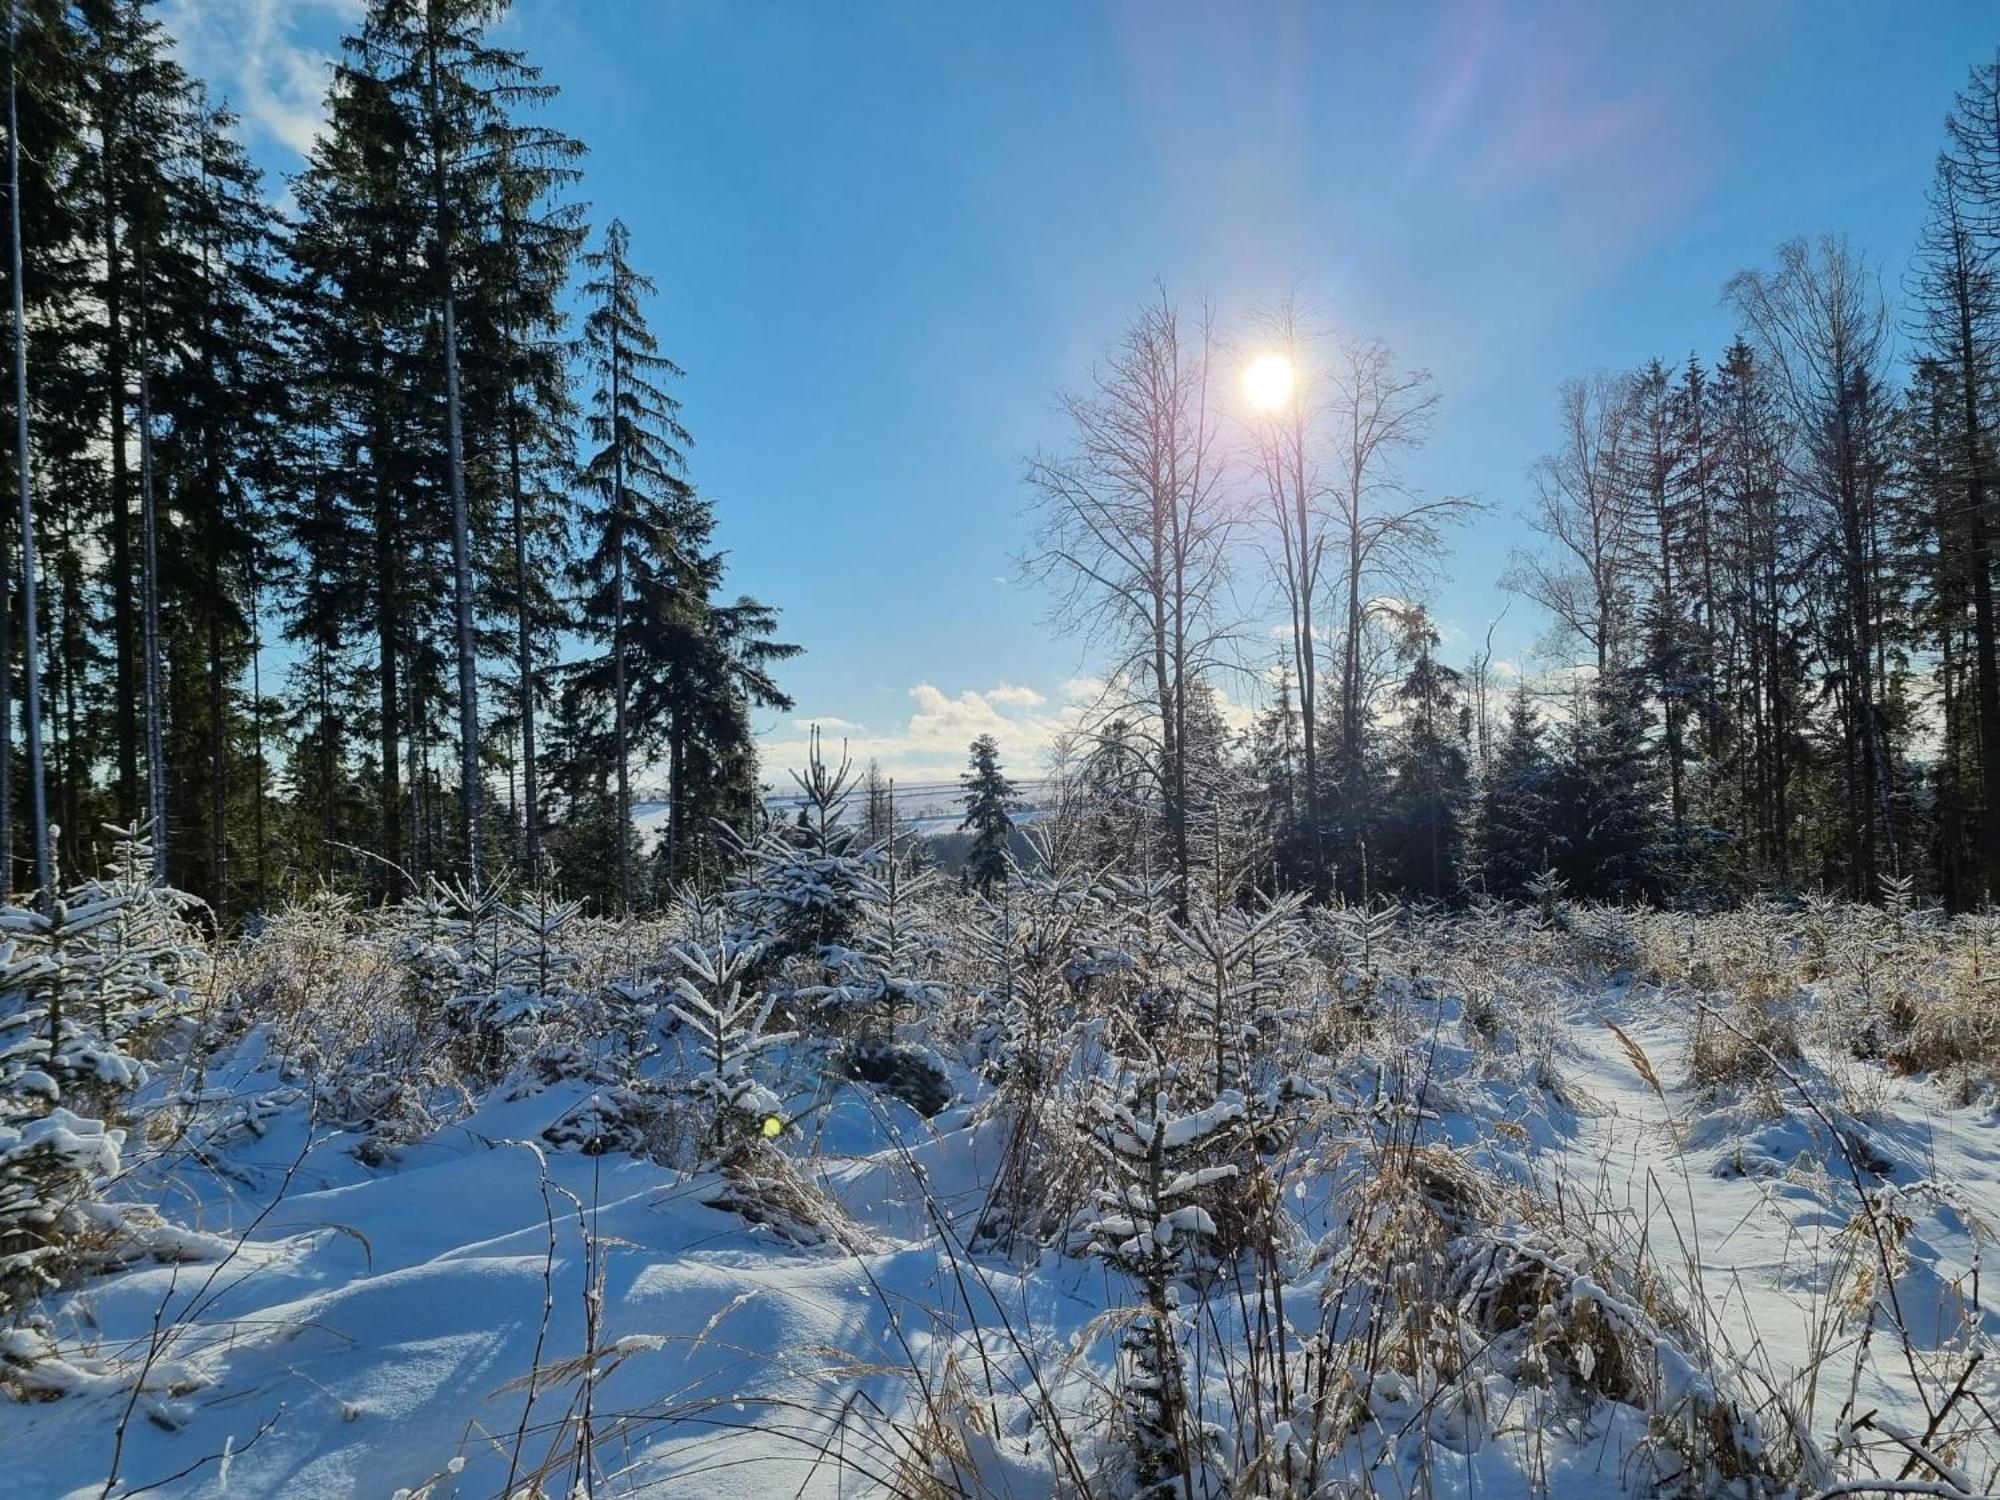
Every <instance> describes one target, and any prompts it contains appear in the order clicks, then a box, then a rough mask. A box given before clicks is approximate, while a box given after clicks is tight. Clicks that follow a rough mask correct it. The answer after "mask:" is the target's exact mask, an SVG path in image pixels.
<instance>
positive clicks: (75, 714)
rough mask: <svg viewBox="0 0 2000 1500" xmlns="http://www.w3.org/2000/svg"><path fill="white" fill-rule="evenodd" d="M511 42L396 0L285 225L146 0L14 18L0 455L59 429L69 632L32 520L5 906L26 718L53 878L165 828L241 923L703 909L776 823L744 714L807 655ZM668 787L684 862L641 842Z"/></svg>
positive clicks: (13, 654) (165, 838) (23, 811)
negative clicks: (495, 910)
mask: <svg viewBox="0 0 2000 1500" xmlns="http://www.w3.org/2000/svg"><path fill="white" fill-rule="evenodd" d="M505 9H506V6H505V0H371V3H370V4H369V5H368V6H367V7H366V10H365V12H364V14H363V15H362V17H361V18H360V20H359V22H358V23H357V25H356V27H355V30H354V33H353V34H352V35H351V36H349V37H348V38H347V39H346V41H345V43H344V46H343V51H342V55H341V58H340V61H339V63H338V66H337V67H336V70H335V73H334V77H333V79H332V83H331V88H330V92H329V95H328V99H327V111H328V119H327V125H326V128H325V130H324V131H323V132H322V134H321V135H320V137H319V138H318V140H317V141H316V143H315V145H314V147H313V149H312V152H311V155H310V158H309V160H308V161H307V163H306V165H305V166H304V168H303V169H302V170H301V171H300V172H299V173H298V174H297V175H296V176H295V177H293V178H292V180H291V181H290V183H289V189H290V196H291V198H292V201H293V203H294V205H295V207H294V208H292V209H291V210H290V211H289V212H288V213H284V214H280V213H279V212H278V210H277V209H276V207H275V206H274V199H273V195H272V194H271V192H270V190H269V187H268V185H267V184H265V183H264V182H263V181H262V180H261V179H260V176H259V174H258V172H257V171H256V170H255V169H254V167H253V166H252V165H251V163H250V162H249V160H248V158H247V157H246V155H245V153H244V151H243V149H242V147H241V145H240V144H239V142H238V141H237V139H236V137H235V133H234V124H235V122H234V121H233V119H232V118H231V117H230V115H229V114H228V112H227V111H226V110H225V109H223V108H221V107H220V106H218V105H217V104H216V103H214V102H213V101H212V100H211V99H210V97H209V96H208V94H207V91H206V90H205V88H204V87H203V85H202V83H201V82H200V80H198V79H195V78H192V77H190V76H188V75H187V74H186V73H185V72H184V71H183V70H182V69H181V68H180V67H179V66H178V65H177V64H176V62H175V61H174V57H173V49H172V46H171V41H170V39H169V38H168V37H167V36H166V35H165V34H164V32H163V31H162V30H161V28H160V26H159V24H158V22H157V21H156V20H154V19H153V17H152V15H151V13H150V7H149V5H148V4H146V3H144V0H73V3H60V0H20V4H19V5H18V7H17V8H16V11H15V18H16V21H17V31H16V32H15V33H10V37H11V49H10V62H11V63H12V65H13V66H12V69H11V75H10V76H11V78H12V80H13V88H12V90H11V99H10V104H11V106H12V107H13V109H14V111H15V117H16V118H17V120H18V124H17V127H16V130H15V133H14V136H13V138H12V139H11V140H10V150H17V154H18V158H19V168H18V187H17V188H16V189H15V190H14V192H13V193H12V201H11V204H10V207H11V209H12V210H13V211H14V213H15V214H17V216H18V222H19V226H20V228H19V235H18V252H19V264H20V267H21V270H20V274H19V276H18V278H14V277H13V276H11V274H10V297H11V296H12V295H14V294H15V293H17V292H18V295H19V297H20V300H21V305H22V309H23V316H22V324H21V326H22V328H23V329H24V332H25V340H24V348H23V350H22V352H23V353H24V354H25V366H26V371H27V382H26V384H27V393H28V394H27V402H26V407H25V412H22V411H20V410H19V408H20V403H19V402H18V401H16V402H14V405H15V406H16V408H17V411H16V416H17V417H18V416H20V415H25V417H26V419H27V420H26V423H25V426H24V427H23V426H22V425H21V424H19V423H17V422H9V423H8V424H7V430H6V432H5V434H4V438H0V441H4V445H5V455H6V464H7V467H8V472H9V477H10V480H13V481H16V482H18V481H19V479H20V478H21V477H22V470H21V464H20V455H21V451H22V446H21V437H20V434H21V433H22V432H23V431H25V433H26V434H27V445H28V446H27V450H26V451H27V453H28V455H29V464H28V467H27V473H26V479H27V489H28V492H29V495H30V498H31V500H32V512H33V525H34V531H33V534H32V540H33V542H34V544H35V548H36V550H37V553H38V562H39V565H38V569H37V573H36V582H37V583H38V585H39V598H38V600H37V603H36V614H35V618H34V620H33V621H32V622H30V621H29V620H28V619H27V617H26V613H25V610H24V609H23V608H22V598H23V590H22V584H23V582H24V579H23V577H22V574H21V572H20V561H21V554H22V543H23V540H24V537H23V533H22V531H21V524H20V517H19V515H18V514H11V513H10V515H9V518H8V520H7V522H6V523H5V524H4V525H0V539H4V542H5V553H6V558H7V567H8V582H9V587H8V590H7V594H6V597H5V602H4V609H5V613H4V614H3V615H0V634H4V639H5V641H6V644H7V661H8V670H6V671H4V672H0V719H4V720H5V722H6V724H7V726H8V731H9V732H8V744H9V746H10V749H11V753H10V754H8V755H6V756H0V849H4V852H5V855H6V857H7V859H8V861H9V866H8V867H9V869H10V872H11V875H10V883H11V884H12V885H13V886H14V887H15V888H17V889H19V888H26V887H31V886H33V885H35V884H36V883H37V878H36V874H35V870H34V867H33V865H32V863H31V855H32V851H33V834H34V831H35V828H36V820H35V816H34V813H33V810H32V802H33V796H32V792H33V785H32V784H33V782H34V780H35V777H34V775H33V774H32V767H31V766H30V764H29V756H28V750H29V743H28V739H27V735H26V733H25V732H24V729H23V721H24V718H25V713H24V709H25V706H26V705H25V704H24V702H23V698H24V692H25V690H26V689H27V688H29V687H30V686H32V687H34V688H35V689H36V694H35V696H36V699H37V702H38V706H39V712H40V721H41V727H42V734H41V738H40V741H39V748H40V749H41V750H42V752H43V756H44V759H45V762H46V770H45V773H44V778H43V779H44V781H45V786H46V798H47V806H48V820H49V822H50V823H52V824H53V825H54V827H55V828H56V829H57V830H58V831H57V833H56V835H55V839H54V843H55V846H56V853H57V857H58V858H59V860H60V861H61V862H63V863H66V864H72V865H73V864H76V863H78V862H85V863H88V862H90V861H91V859H92V856H93V846H94V844H95V843H96V842H97V841H98V840H100V839H101V837H102V834H101V828H102V826H103V825H104V824H105V823H107V822H116V823H119V824H130V823H133V822H135V821H139V820H141V819H150V820H152V821H153V823H154V824H155V827H156V831H157V832H156V848H157V851H158V856H159V859H160V862H161V865H162V871H163V873H164V874H165V875H166V876H168V877H169V878H170V879H172V880H173V881H174V882H175V883H177V884H179V885H181V886H184V887H186V888H187V889H189V890H192V891H194V892H196V893H197V894H199V895H201V896H203V897H205V898H206V899H207V900H208V901H209V902H210V903H211V905H212V906H213V907H214V908H215V910H216V912H217V913H218V916H219V917H220V918H221V919H222V920H224V921H230V920H233V919H235V918H237V917H239V916H241V915H243V914H246V913H249V912H253V911H256V910H259V909H263V908H265V907H266V906H268V905H269V904H270V903H271V902H272V901H274V900H276V899H278V898H279V896H280V895H281V894H282V893H284V892H286V891H289V890H295V889H299V888H301V887H303V886H306V885H309V884H313V883H317V882H321V881H326V882H331V883H333V884H334V885H336V886H339V887H344V888H348V889H353V890H356V891H359V892H363V893H368V894H373V895H382V894H394V893H397V892H400V891H402V890H405V889H408V888H409V885H410V883H411V882H413V881H416V882H420V881H422V880H423V879H424V878H426V877H427V876H430V875H438V876H442V877H470V878H474V879H478V878H481V877H512V876H518V877H519V878H521V879H524V880H527V881H530V882H537V881H542V880H546V879H549V878H551V877H553V878H555V879H556V880H558V881H559V882H560V883H562V884H563V885H565V886H566V887H567V888H569V889H570V890H572V891H574V892H577V893H579V894H586V895H591V896H594V897H596V898H597V899H599V900H600V901H601V902H603V903H604V904H606V905H610V906H621V905H623V906H629V905H633V904H636V903H641V902H644V901H646V900H648V899H650V897H651V896H652V895H653V894H655V893H656V892H657V891H658V890H660V889H661V888H662V886H663V884H664V883H670V882H672V881H674V880H678V879H686V878H713V876H714V874H715V873H716V871H717V869H718V867H719V864H720V859H721V851H720V850H719V849H718V848H717V847H716V843H715V841H716V839H717V837H718V836H719V835H718V834H717V832H716V831H715V825H716V820H721V821H722V822H724V823H729V824H734V825H736V826H738V827H747V825H748V823H749V821H750V818H751V814H752V811H753V808H754V806H755V803H756V762H755V751H754V745H753V742H752V738H751V733H750V723H749V715H750V712H751V711H752V709H753V708H754V707H757V706H760V705H784V704H785V702H786V700H785V698H784V696H783V694H782V692H781V691H780V690H779V688H778V687H777V685H776V683H775V682H774V680H773V678H772V676H771V669H772V667H773V666H774V664H775V663H777V662H778V661H781V660H782V659H783V658H785V657H786V656H789V655H791V654H793V653H794V652H795V650H796V648H794V647H791V646H788V645H784V644H782V643H780V642H778V641H777V640H775V639H774V638H773V631H774V629H775V626H776V615H775V612H774V611H773V610H771V609H770V608H769V607H767V606H765V605H762V604H760V603H758V602H757V601H755V600H752V599H748V598H736V599H732V598H730V597H728V596H727V595H726V594H725V592H724V581H725V580H724V566H723V558H722V554H721V553H720V551H719V550H718V549H717V547H716V545H715V542H714V525H715V516H714V512H713V508H712V506H711V503H710V502H709V501H708V500H707V499H706V498H704V497H703V496H702V495H700V494H699V493H698V492H697V491H696V490H695V488H694V487H693V485H692V483H691V481H690V479H689V476H688V467H687V457H686V455H687V451H688V449H689V447H690V445H691V441H692V440H691V438H690V437H689V435H688V433H687V432H686V431H685V430H684V429H683V427H682V425H681V423H680V420H679V417H678V415H677V412H678V403H677V401H676V400H675V399H674V397H673V396H672V395H671V394H670V388H671V383H672V382H673V381H674V380H676V379H677V378H678V377H679V375H680V371H679V370H678V369H677V368H676V367H675V366H674V365H673V364H672V362H671V361H670V360H668V359H666V358H665V356H664V355H662V354H661V353H660V352H659V348H658V344H657V340H656V338H655V336H654V335H653V334H652V333H651V332H650V331H649V330H648V328H647V326H646V303H647V300H648V298H649V297H650V296H651V294H652V291H653V288H652V285H651V283H650V282H648V281H647V280H646V278H645V277H644V275H643V274H642V273H641V272H640V271H639V270H638V269H637V268H636V265H635V257H634V251H633V247H632V246H631V244H630V241H629V236H628V235H627V234H626V232H625V231H624V229H623V228H622V227H621V226H620V225H618V224H617V223H615V222H613V223H612V224H611V225H610V226H609V227H608V228H607V229H606V230H604V231H603V233H602V234H601V235H599V236H597V237H596V244H595V248H592V247H591V245H590V241H591V239H592V235H591V233H590V230H589V228H588V226H587V224H586V221H585V215H584V210H583V205H582V204H581V203H579V202H578V201H576V199H575V198H574V196H573V194H574V191H575V189H576V186H577V182H578V169H579V163H580V161H581V159H582V156H583V153H584V148H583V145H582V144H581V143H580V142H577V141H575V140H572V139H570V138H568V137H566V136H563V135H562V134H560V133H559V132H557V131H555V130H553V129H551V128H549V127H548V126H547V125H546V124H545V123H542V121H541V120H540V118H539V117H540V115H541V114H542V107H543V106H544V105H546V104H547V102H548V101H549V99H550V98H551V97H552V94H553V90H552V88H551V87H550V86H549V85H548V84H546V83H545V82H543V80H542V79H541V77H540V75H539V73H538V72H537V70H536V69H535V67H534V66H533V64H532V63H531V62H530V61H529V59H528V58H527V57H525V56H524V55H523V54H521V53H520V52H518V51H514V50H511V49H508V48H505V47H501V46H499V45H497V44H496V43H495V42H494V41H493V40H492V39H491V35H490V32H491V30H492V28H493V27H494V25H495V23H496V22H497V21H498V20H500V19H501V17H502V15H503V14H504V12H505ZM12 489H13V486H12V485H10V492H11V491H12ZM31 623H32V625H33V627H34V629H33V631H32V639H33V640H34V642H35V647H36V655H35V657H34V662H33V664H34V666H35V668H36V671H35V674H34V675H35V677H36V678H37V679H38V680H37V681H35V682H33V683H32V684H31V683H30V682H29V680H28V674H27V668H28V664H29V659H28V656H27V649H28V642H29V640H30V638H31V632H30V629H29V626H30V624H31ZM655 761H664V762H665V763H666V766H667V771H668V777H669V779H670V783H671V786H672V788H673V792H674V799H673V814H672V818H671V822H670V824H669V830H668V835H667V837H666V838H665V839H664V840H663V841H662V844H661V847H660V848H659V849H658V850H657V851H654V850H642V849H639V848H638V847H637V845H636V842H635V839H634V836H633V835H632V834H631V833H630V832H629V831H627V832H626V833H625V834H624V835H623V836H622V837H621V836H620V835H619V833H618V832H617V830H618V829H620V828H625V827H627V825H628V824H629V817H628V816H627V814H628V813H629V792H628V787H629V777H630V774H631V770H630V768H631V767H632V766H633V764H634V763H635V762H637V763H639V764H649V763H652V762H655ZM654 779H657V778H654ZM607 851H615V857H611V858H607V857H606V852H607Z"/></svg>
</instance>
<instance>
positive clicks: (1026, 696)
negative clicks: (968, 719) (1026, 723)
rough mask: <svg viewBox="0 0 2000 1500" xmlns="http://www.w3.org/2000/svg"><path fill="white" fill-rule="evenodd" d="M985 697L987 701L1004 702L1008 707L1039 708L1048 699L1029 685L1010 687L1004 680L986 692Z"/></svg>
mask: <svg viewBox="0 0 2000 1500" xmlns="http://www.w3.org/2000/svg"><path fill="white" fill-rule="evenodd" d="M986 697H987V700H988V701H989V702H992V703H1002V704H1006V705H1007V706H1008V707H1010V708H1040V707H1041V706H1042V705H1043V704H1044V703H1046V702H1048V701H1049V700H1048V699H1046V698H1044V697H1043V696H1042V695H1041V694H1040V693H1038V692H1036V691H1035V690H1034V689H1033V688H1031V687H1010V686H1008V685H1007V684H1006V683H1004V682H1003V683H1001V684H1000V686H999V687H997V688H994V689H993V690H992V691H990V692H988V693H987V694H986Z"/></svg>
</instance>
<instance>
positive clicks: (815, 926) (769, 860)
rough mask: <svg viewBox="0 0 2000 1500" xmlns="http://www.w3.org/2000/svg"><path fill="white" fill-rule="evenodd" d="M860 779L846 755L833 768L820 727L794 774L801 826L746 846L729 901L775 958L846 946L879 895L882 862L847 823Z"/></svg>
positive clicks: (781, 829) (767, 833)
mask: <svg viewBox="0 0 2000 1500" xmlns="http://www.w3.org/2000/svg"><path fill="white" fill-rule="evenodd" d="M853 773H854V766H853V762H852V761H850V760H849V759H848V758H847V756H846V755H845V754H844V753H843V754H842V756H841V759H840V763H839V764H838V765H837V766H829V765H828V764H827V763H826V760H825V759H824V757H823V756H822V755H821V753H820V744H819V731H818V730H817V729H814V730H813V731H812V748H811V751H810V754H809V757H808V759H807V763H806V769H805V770H803V771H793V772H792V779H793V780H794V781H795V782H797V783H798V787H799V791H800V793H801V794H802V797H803V802H802V805H801V806H800V808H799V815H798V818H797V820H796V821H794V822H793V823H791V824H790V825H787V826H777V827H773V828H770V829H768V830H766V831H765V832H764V833H763V834H762V835H761V836H759V837H758V838H756V839H754V840H752V841H751V842H750V843H749V844H747V845H745V846H744V847H743V850H742V854H743V862H744V866H745V868H744V870H743V871H742V873H741V874H739V875H738V876H737V877H736V881H735V885H734V887H733V888H732V890H731V891H730V893H729V903H730V906H731V907H732V908H733V909H734V911H735V912H736V914H737V915H738V916H739V917H741V918H742V919H743V920H744V921H745V922H746V923H747V924H748V925H749V927H750V928H751V930H752V932H753V933H754V935H755V936H756V937H757V938H758V939H759V941H760V943H761V945H762V947H763V949H764V951H765V952H766V953H767V955H768V956H769V957H770V958H771V959H772V960H781V959H785V958H790V957H793V956H795V955H801V954H820V953H824V952H825V951H826V950H827V949H828V948H830V947H835V946H838V945H843V944H845V943H847V942H848V940H849V939H850V938H851V937H852V935H853V932H854V928H855V924H856V923H857V922H858V921H859V920H860V916H861V911H862V907H863V904H864V902H865V901H866V899H867V897H868V896H869V895H870V894H872V892H873V889H874V886H875V877H874V865H875V859H874V857H873V856H872V855H871V854H870V853H869V852H867V851H865V850H859V849H857V848H856V840H857V835H856V832H855V830H854V829H852V828H850V827H849V826H848V825H847V822H846V816H845V815H846V810H847V804H848V801H849V799H850V798H851V796H852V794H853V789H854V788H853Z"/></svg>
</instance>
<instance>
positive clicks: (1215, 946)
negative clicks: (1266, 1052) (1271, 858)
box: [1168, 894, 1304, 1097]
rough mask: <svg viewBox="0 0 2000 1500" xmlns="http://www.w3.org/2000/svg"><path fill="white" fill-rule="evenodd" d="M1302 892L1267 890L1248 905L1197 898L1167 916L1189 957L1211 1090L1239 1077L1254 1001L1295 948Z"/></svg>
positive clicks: (1235, 1085)
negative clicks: (1177, 917)
mask: <svg viewBox="0 0 2000 1500" xmlns="http://www.w3.org/2000/svg"><path fill="white" fill-rule="evenodd" d="M1303 902H1304V896H1303V895H1302V894H1294V895H1286V896H1277V897H1267V898H1265V899H1264V900H1262V901H1261V902H1260V903H1259V904H1258V906H1257V907H1256V908H1255V909H1254V910H1249V911H1245V910H1243V909H1241V908H1238V907H1233V906H1230V907H1218V906H1207V905H1198V906H1194V907H1191V908H1190V909H1189V911H1188V920H1187V922H1186V924H1185V925H1182V924H1179V923H1174V922H1169V923H1168V929H1169V930H1170V931H1171V932H1172V933H1173V936H1174V939H1175V941H1176V942H1178V943H1179V944H1180V946H1181V947H1182V948H1183V949H1184V950H1185V951H1186V952H1187V954H1188V956H1189V959H1190V961H1191V974H1190V983H1189V986H1188V996H1189V1001H1190V1004H1191V1006H1192V1008H1193V1010H1194V1012H1195V1014H1196V1015H1197V1016H1198V1017H1199V1018H1200V1019H1201V1022H1202V1024H1203V1026H1204V1027H1205V1028H1206V1030H1207V1032H1208V1042H1209V1059H1210V1067H1211V1077H1210V1086H1211V1091H1212V1094H1213V1095H1214V1096H1216V1097H1219V1096H1220V1095H1221V1094H1222V1092H1223V1091H1224V1090H1225V1089H1230V1088H1238V1087H1240V1086H1241V1085H1242V1083H1243V1072H1244V1051H1245V1047H1246V1045H1247V1044H1248V1043H1249V1042H1250V1041H1251V1040H1252V1038H1253V1037H1254V1035H1255V1031H1254V1028H1253V1027H1252V1025H1251V1016H1252V1013H1253V1011H1254V1010H1255V1007H1256V1005H1257V1002H1258V1001H1259V1000H1261V999H1262V998H1263V997H1264V996H1265V995H1267V994H1268V993H1270V991H1271V990H1272V989H1273V988H1274V987H1275V986H1276V985H1277V984H1278V983H1279V982H1280V981H1281V979H1282V977H1283V971H1284V968H1285V966H1286V965H1287V964H1288V963H1289V962H1290V960H1291V959H1292V958H1293V957H1295V956H1296V953H1297V949H1298V922H1299V911H1300V908H1301V906H1302V905H1303Z"/></svg>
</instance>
